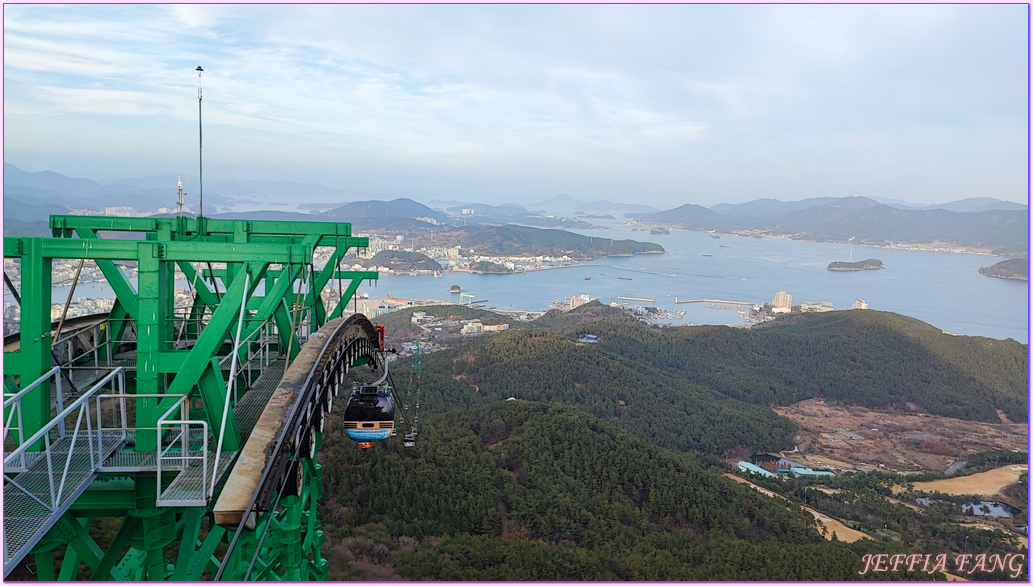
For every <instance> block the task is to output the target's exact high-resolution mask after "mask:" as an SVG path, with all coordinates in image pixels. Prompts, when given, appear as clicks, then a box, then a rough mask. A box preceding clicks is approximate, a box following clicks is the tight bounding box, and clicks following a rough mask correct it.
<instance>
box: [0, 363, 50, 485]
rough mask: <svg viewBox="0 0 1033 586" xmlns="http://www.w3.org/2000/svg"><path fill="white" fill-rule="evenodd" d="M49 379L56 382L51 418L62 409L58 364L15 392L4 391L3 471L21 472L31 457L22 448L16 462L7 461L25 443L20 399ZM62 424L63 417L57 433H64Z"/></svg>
mask: <svg viewBox="0 0 1033 586" xmlns="http://www.w3.org/2000/svg"><path fill="white" fill-rule="evenodd" d="M50 379H54V380H55V382H56V384H55V385H54V388H55V390H56V400H55V401H54V402H53V403H51V405H50V410H51V415H50V418H51V419H52V420H53V419H54V416H55V415H57V414H58V413H60V412H61V411H63V410H64V385H63V384H62V379H61V367H60V366H55V367H54V368H51V369H50V370H48V371H47V372H45V373H43V376H41V377H39V378H38V379H36V380H35V381H33V382H32V384H30V385H29V386H27V387H25V388H24V389H22V390H20V391H18V392H17V393H4V471H10V472H21V471H23V470H25V467H26V465H27V464H28V463H29V461H30V460H29V458H31V457H30V456H27V455H26V452H25V451H24V450H22V451H21V452H19V456H18V461H17V463H15V461H14V460H11V461H8V456H9V455H13V454H14V453H15V452H17V451H18V448H19V447H21V446H24V445H25V422H24V420H23V417H22V412H23V411H22V401H23V400H24V399H25V397H26V395H28V394H29V393H30V392H31V391H32V390H33V389H35V388H36V387H38V386H39V385H41V384H43V383H44V382H46V381H48V380H50ZM64 425H65V422H64V419H59V420H58V430H57V431H58V433H59V434H64V432H65V427H64ZM8 447H10V449H8Z"/></svg>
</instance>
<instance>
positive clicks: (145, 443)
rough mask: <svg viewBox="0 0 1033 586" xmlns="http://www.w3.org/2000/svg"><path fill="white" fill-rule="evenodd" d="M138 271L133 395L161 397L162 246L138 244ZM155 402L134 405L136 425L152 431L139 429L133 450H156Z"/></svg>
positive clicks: (156, 419) (163, 285)
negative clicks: (159, 372) (160, 256)
mask: <svg viewBox="0 0 1033 586" xmlns="http://www.w3.org/2000/svg"><path fill="white" fill-rule="evenodd" d="M139 246H140V249H139V250H140V260H139V268H138V275H139V276H138V281H137V289H138V296H137V297H138V299H139V303H140V314H139V315H138V316H137V322H136V330H137V332H136V334H137V343H136V392H137V393H138V394H141V395H145V394H161V393H164V392H165V389H164V385H163V384H162V380H161V377H159V375H158V353H159V352H160V351H161V350H162V346H163V339H162V334H163V333H164V332H165V325H166V323H167V320H166V318H167V317H168V315H167V314H166V313H165V312H166V308H167V303H165V300H164V299H162V296H163V295H162V293H163V291H165V287H166V286H167V283H166V282H165V278H164V271H163V270H162V268H163V267H162V266H161V264H162V263H161V259H160V258H159V255H160V254H161V244H159V243H156V242H141V243H140V244H139ZM158 403H159V400H158V399H153V398H152V399H140V400H139V401H137V406H136V409H137V411H136V426H137V427H138V428H151V430H148V431H145V430H144V429H140V430H139V431H138V432H137V434H136V449H137V451H142V450H154V449H156V448H157V439H156V438H155V435H154V431H153V428H154V426H155V425H156V424H157V421H158V417H160V416H161V413H160V412H159V406H158Z"/></svg>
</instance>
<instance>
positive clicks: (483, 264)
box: [470, 260, 513, 275]
mask: <svg viewBox="0 0 1033 586" xmlns="http://www.w3.org/2000/svg"><path fill="white" fill-rule="evenodd" d="M470 272H471V273H487V274H499V275H501V274H506V273H512V272H513V269H510V268H507V267H506V266H504V265H500V264H498V263H494V262H491V261H487V260H482V261H478V262H472V263H470Z"/></svg>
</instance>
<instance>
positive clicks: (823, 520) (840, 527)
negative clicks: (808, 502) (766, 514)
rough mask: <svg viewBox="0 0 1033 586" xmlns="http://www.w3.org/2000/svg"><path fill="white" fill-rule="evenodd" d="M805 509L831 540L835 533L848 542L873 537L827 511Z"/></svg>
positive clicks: (755, 487) (783, 498)
mask: <svg viewBox="0 0 1033 586" xmlns="http://www.w3.org/2000/svg"><path fill="white" fill-rule="evenodd" d="M725 476H727V477H728V478H731V479H732V480H734V481H736V482H741V483H743V484H748V485H750V486H752V487H753V488H754V489H755V490H757V491H759V492H761V493H763V494H766V495H768V496H770V497H775V498H780V499H782V500H788V499H786V498H785V497H784V496H782V495H780V494H778V493H775V492H772V491H770V490H768V489H766V488H761V487H759V486H757V485H756V484H753V483H752V482H750V481H749V480H746V479H745V478H739V477H738V476H736V475H734V474H725ZM803 509H804V510H805V511H807V512H808V513H810V514H811V515H813V516H814V518H815V519H817V520H818V523H820V524H821V525H822V526H823V527H825V529H826V531H825V539H828V540H830V541H831V540H832V536H833V535H835V536H836V539H838V540H840V541H845V542H847V543H853V542H855V541H857V540H859V539H871V538H872V536H871V535H868V534H867V533H864V532H862V531H858V530H856V529H851V528H850V527H847V526H846V525H845V524H844V523H843V522H842V521H840V520H839V519H836V518H833V517H829V516H828V515H826V514H825V513H819V512H818V511H815V510H814V509H812V508H810V507H803Z"/></svg>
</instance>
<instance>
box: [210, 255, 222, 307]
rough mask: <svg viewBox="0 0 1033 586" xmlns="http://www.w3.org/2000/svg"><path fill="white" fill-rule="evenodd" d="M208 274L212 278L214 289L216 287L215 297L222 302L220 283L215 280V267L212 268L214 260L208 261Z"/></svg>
mask: <svg viewBox="0 0 1033 586" xmlns="http://www.w3.org/2000/svg"><path fill="white" fill-rule="evenodd" d="M207 264H208V276H209V277H210V278H211V280H212V289H215V299H217V300H218V301H219V303H222V295H220V294H219V284H218V283H216V282H215V269H213V268H212V262H211V261H208V263H207Z"/></svg>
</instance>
